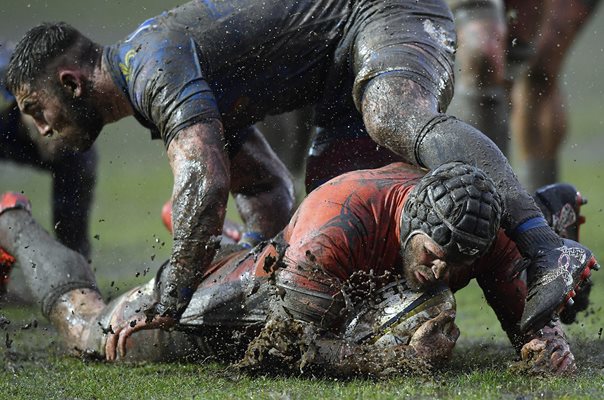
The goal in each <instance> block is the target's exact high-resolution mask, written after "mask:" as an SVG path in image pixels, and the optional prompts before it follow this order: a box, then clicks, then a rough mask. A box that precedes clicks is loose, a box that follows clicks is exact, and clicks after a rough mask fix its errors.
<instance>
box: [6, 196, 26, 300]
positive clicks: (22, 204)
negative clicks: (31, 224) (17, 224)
mask: <svg viewBox="0 0 604 400" xmlns="http://www.w3.org/2000/svg"><path fill="white" fill-rule="evenodd" d="M14 208H22V209H25V210H27V211H31V205H30V204H29V200H28V199H27V197H25V196H24V195H22V194H19V193H13V192H6V193H4V194H2V196H0V215H1V214H2V213H3V212H5V211H7V210H12V209H14ZM14 263H15V258H14V257H13V256H12V255H10V254H9V253H8V252H6V251H5V250H4V249H3V248H2V247H0V297H3V296H4V295H5V294H6V288H7V285H8V281H9V279H10V271H11V269H12V267H13V264H14Z"/></svg>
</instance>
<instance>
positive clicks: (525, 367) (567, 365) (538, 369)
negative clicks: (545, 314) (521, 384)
mask: <svg viewBox="0 0 604 400" xmlns="http://www.w3.org/2000/svg"><path fill="white" fill-rule="evenodd" d="M529 339H530V341H527V343H526V344H525V345H524V346H522V350H521V351H520V356H521V358H522V360H521V361H520V362H518V363H517V364H516V365H514V366H513V369H514V370H516V371H517V372H521V373H528V374H531V375H550V374H558V375H560V374H573V373H574V372H576V370H577V366H576V364H575V357H574V356H573V354H572V353H571V351H570V346H569V344H568V341H567V339H566V335H565V334H564V331H563V330H562V326H561V325H560V322H559V321H553V322H551V323H550V324H548V325H546V326H545V327H543V329H540V330H539V331H538V332H537V333H535V334H534V335H533V336H532V337H531V338H529Z"/></svg>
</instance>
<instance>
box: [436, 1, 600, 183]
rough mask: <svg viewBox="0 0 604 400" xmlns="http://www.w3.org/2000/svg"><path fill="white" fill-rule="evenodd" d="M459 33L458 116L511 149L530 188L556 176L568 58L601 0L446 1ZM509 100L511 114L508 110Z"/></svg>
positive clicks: (564, 129)
mask: <svg viewBox="0 0 604 400" xmlns="http://www.w3.org/2000/svg"><path fill="white" fill-rule="evenodd" d="M447 3H448V4H449V6H450V7H451V9H452V11H453V14H454V16H455V23H456V29H457V35H458V52H457V60H458V63H459V67H460V73H459V74H458V75H457V78H458V79H457V85H458V86H457V87H456V97H455V98H456V100H455V101H457V102H458V105H459V107H458V108H459V112H458V113H457V116H459V117H460V118H462V119H463V120H465V121H468V122H470V123H471V124H472V125H474V126H475V127H476V128H478V129H479V130H480V131H481V132H484V133H485V134H486V135H487V136H489V137H490V138H491V139H492V140H493V141H494V142H495V143H496V144H497V145H498V146H499V148H500V149H501V150H502V151H503V153H504V154H506V155H508V154H509V149H508V147H509V146H508V144H509V139H510V129H509V128H510V126H511V128H512V129H511V137H512V138H513V140H514V141H513V142H512V143H513V145H514V148H515V149H517V150H518V154H517V159H518V162H519V165H518V168H517V171H518V173H519V175H520V178H521V182H522V183H523V184H524V186H525V187H526V188H527V190H529V191H533V190H536V189H537V188H538V187H541V186H544V185H547V184H551V183H554V182H557V181H558V153H559V149H560V145H561V144H562V142H563V140H564V138H565V137H566V133H567V108H566V105H565V104H564V94H563V91H562V88H561V87H560V82H561V80H560V79H561V76H562V75H561V72H562V67H563V65H564V62H565V60H566V56H567V54H568V52H569V50H570V49H571V47H572V44H573V42H574V41H575V39H576V38H577V35H578V34H579V32H581V29H582V28H583V26H585V24H586V22H587V21H588V19H589V18H590V17H591V16H592V15H593V14H594V12H595V9H596V5H597V4H598V3H599V0H546V1H531V0H521V1H519V0H447ZM510 105H511V114H510Z"/></svg>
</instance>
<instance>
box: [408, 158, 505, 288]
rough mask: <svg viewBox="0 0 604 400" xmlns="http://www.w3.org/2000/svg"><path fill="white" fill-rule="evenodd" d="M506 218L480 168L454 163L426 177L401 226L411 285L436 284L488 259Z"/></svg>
mask: <svg viewBox="0 0 604 400" xmlns="http://www.w3.org/2000/svg"><path fill="white" fill-rule="evenodd" d="M501 213H502V203H501V198H500V196H499V194H498V193H497V189H496V188H495V184H494V183H493V181H492V180H491V179H489V178H488V177H487V176H486V174H485V173H484V172H482V171H481V170H480V169H478V168H476V167H473V166H470V165H467V164H463V163H461V162H452V163H447V164H444V165H441V166H440V167H438V168H436V169H435V170H433V171H431V172H430V173H428V174H427V175H425V176H424V177H423V178H422V179H421V180H420V181H419V183H418V184H417V185H416V186H415V187H414V188H413V190H412V191H411V193H410V194H409V198H408V199H407V201H406V202H405V205H404V209H403V212H402V214H401V221H400V224H401V226H400V231H401V234H400V238H401V239H400V240H401V251H402V254H403V257H404V261H405V269H407V270H408V271H406V274H407V273H408V276H407V278H408V280H409V281H410V282H409V283H410V284H411V286H418V287H422V286H426V285H428V284H430V283H434V281H437V280H438V279H439V278H440V277H439V276H438V275H439V274H440V275H443V274H444V273H445V272H446V273H448V272H450V270H451V267H452V266H455V265H467V264H469V263H471V262H473V261H474V260H476V259H477V258H478V257H479V256H481V255H483V254H484V253H485V252H486V251H487V250H488V249H489V247H490V246H491V244H492V243H493V241H494V239H495V237H496V235H497V231H498V230H499V224H500V220H501ZM414 283H415V285H414Z"/></svg>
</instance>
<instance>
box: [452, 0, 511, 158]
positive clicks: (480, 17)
mask: <svg viewBox="0 0 604 400" xmlns="http://www.w3.org/2000/svg"><path fill="white" fill-rule="evenodd" d="M468 5H469V6H468ZM465 6H468V7H465ZM453 13H454V15H455V23H456V30H457V40H458V47H457V57H456V59H457V65H458V66H459V71H458V72H459V73H458V75H457V76H456V77H457V87H456V96H455V101H456V102H457V103H458V105H459V109H458V111H457V114H456V115H457V116H458V117H459V118H460V119H462V120H464V121H466V122H469V123H470V124H471V125H472V126H474V127H475V128H477V129H478V130H479V131H481V132H483V133H484V134H485V135H487V136H488V137H489V138H490V139H491V140H492V141H493V142H495V144H496V145H497V146H498V147H499V149H500V150H501V151H502V152H503V154H504V155H506V156H507V155H508V147H509V137H508V130H509V129H508V128H509V127H508V117H509V105H508V103H509V99H508V95H507V92H506V89H505V52H506V37H507V25H506V23H505V16H504V10H503V6H502V5H501V4H499V5H496V4H494V3H492V2H490V3H486V2H485V3H482V4H481V5H480V6H477V5H476V4H475V3H474V2H470V4H467V3H464V2H462V5H460V6H459V7H458V8H454V9H453Z"/></svg>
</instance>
